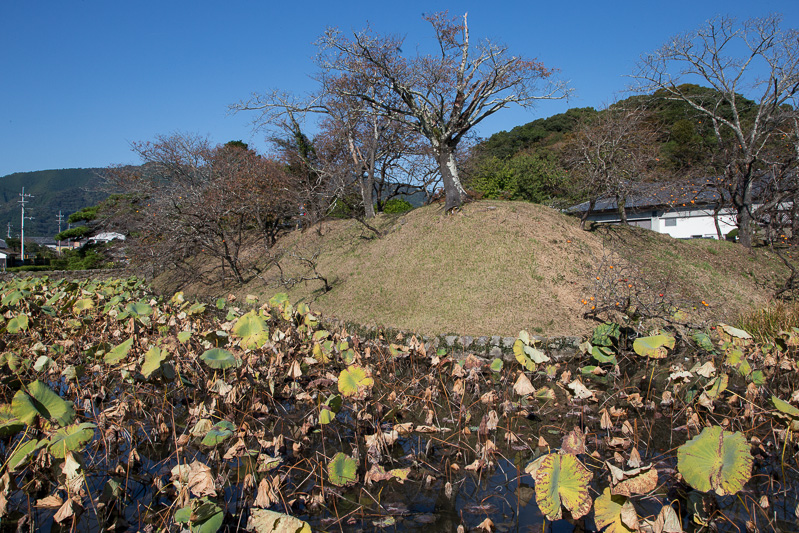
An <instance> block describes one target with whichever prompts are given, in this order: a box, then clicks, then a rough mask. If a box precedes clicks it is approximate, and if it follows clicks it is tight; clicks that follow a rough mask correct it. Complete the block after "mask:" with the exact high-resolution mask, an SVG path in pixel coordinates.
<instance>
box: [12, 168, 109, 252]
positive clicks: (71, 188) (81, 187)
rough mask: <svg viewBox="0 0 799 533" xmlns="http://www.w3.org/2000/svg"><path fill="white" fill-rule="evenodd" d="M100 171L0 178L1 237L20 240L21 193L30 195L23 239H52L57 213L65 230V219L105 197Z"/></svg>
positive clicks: (70, 170) (69, 170)
mask: <svg viewBox="0 0 799 533" xmlns="http://www.w3.org/2000/svg"><path fill="white" fill-rule="evenodd" d="M102 170H103V169H99V168H67V169H61V170H39V171H36V172H15V173H14V174H8V175H7V176H3V177H2V178H0V237H2V238H5V237H6V236H7V235H8V223H9V222H10V223H11V236H12V237H19V229H20V204H19V200H20V193H21V192H22V187H25V194H26V195H27V194H31V195H32V197H31V198H28V199H27V200H28V202H27V203H26V204H25V217H26V218H27V217H28V216H32V217H34V218H33V220H25V236H26V237H52V236H53V235H55V234H56V233H58V220H57V217H58V211H59V210H60V211H61V213H62V214H63V215H64V223H63V225H62V229H66V228H67V224H66V220H67V217H68V216H69V215H70V214H71V213H74V212H75V211H77V210H79V209H81V208H82V207H86V206H90V205H95V204H97V203H98V202H100V201H101V200H104V199H105V198H107V197H108V192H105V191H102V190H101V189H100V185H101V183H102V180H101V178H100V172H101V171H102Z"/></svg>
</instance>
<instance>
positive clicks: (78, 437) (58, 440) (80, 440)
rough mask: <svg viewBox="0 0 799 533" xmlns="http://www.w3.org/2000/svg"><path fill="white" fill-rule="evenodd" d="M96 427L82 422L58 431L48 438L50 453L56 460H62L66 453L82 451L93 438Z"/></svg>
mask: <svg viewBox="0 0 799 533" xmlns="http://www.w3.org/2000/svg"><path fill="white" fill-rule="evenodd" d="M96 427H97V426H95V425H94V424H91V423H89V422H83V423H82V424H72V425H71V426H67V427H64V428H61V429H59V430H58V431H56V432H55V434H54V435H53V436H52V437H50V446H49V448H50V453H51V454H52V455H53V457H55V458H56V459H63V458H64V456H65V455H66V453H67V452H68V451H70V452H75V451H78V450H83V447H84V446H85V445H86V443H88V442H90V441H91V440H92V439H93V438H94V429H95V428H96Z"/></svg>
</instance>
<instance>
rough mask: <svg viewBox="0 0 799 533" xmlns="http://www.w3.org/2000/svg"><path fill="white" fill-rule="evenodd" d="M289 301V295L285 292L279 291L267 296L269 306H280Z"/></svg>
mask: <svg viewBox="0 0 799 533" xmlns="http://www.w3.org/2000/svg"><path fill="white" fill-rule="evenodd" d="M288 301H289V295H288V294H286V293H285V292H279V293H277V294H275V295H274V296H272V297H271V298H269V307H280V306H282V305H283V304H284V303H286V302H288Z"/></svg>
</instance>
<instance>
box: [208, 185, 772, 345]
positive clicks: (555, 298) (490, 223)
mask: <svg viewBox="0 0 799 533" xmlns="http://www.w3.org/2000/svg"><path fill="white" fill-rule="evenodd" d="M375 225H376V227H378V229H379V230H380V231H381V232H382V233H383V236H382V237H381V238H376V237H375V236H374V234H373V233H372V232H370V231H369V230H367V229H365V228H364V227H363V226H362V225H360V224H359V223H358V222H356V221H353V220H334V221H326V222H323V223H321V224H319V225H317V226H315V227H313V228H310V229H307V230H305V231H302V232H301V231H295V232H292V233H290V234H288V235H286V236H285V237H283V239H282V240H281V241H280V242H279V243H278V246H277V247H275V248H274V249H273V250H272V251H271V256H273V257H280V258H281V259H280V266H281V268H282V281H283V282H281V272H280V271H279V269H277V268H276V267H274V266H272V267H270V268H268V269H266V270H265V271H264V272H263V273H262V274H261V276H259V277H258V278H256V279H255V280H254V281H253V282H251V283H250V284H249V285H248V286H245V287H243V288H242V289H241V290H240V291H238V292H239V293H240V295H242V296H243V295H244V294H256V295H259V296H262V297H265V298H268V297H269V296H271V295H272V294H274V293H275V292H288V294H289V296H290V298H291V300H292V301H293V302H297V301H304V302H307V303H310V304H311V305H312V307H313V308H314V309H315V310H318V311H321V312H322V313H324V314H325V315H328V316H331V315H332V316H335V317H337V318H340V319H344V320H351V321H354V322H357V323H360V324H363V325H380V326H389V327H394V328H400V329H404V330H407V331H413V332H416V333H421V334H441V333H450V332H456V333H460V334H468V335H516V334H517V333H518V332H519V330H521V329H527V330H529V331H530V332H536V333H540V334H546V335H565V334H569V335H575V334H581V333H585V332H587V331H588V330H590V329H591V328H592V327H593V326H594V325H595V324H596V323H595V322H594V321H592V320H590V319H586V318H584V313H586V312H590V311H591V308H592V307H595V308H596V309H595V311H599V310H601V309H604V308H610V309H627V308H628V307H629V306H630V305H631V303H636V302H637V303H638V305H637V306H636V307H635V308H636V309H639V308H640V309H639V310H640V311H642V312H644V314H647V313H650V314H657V313H664V312H670V311H667V310H673V308H674V307H675V306H676V307H679V308H680V309H682V310H683V311H684V312H685V313H687V315H686V316H687V317H688V318H689V319H690V320H691V321H692V322H694V323H696V322H701V321H705V320H707V321H718V320H726V321H731V320H734V318H735V317H736V316H738V315H739V314H740V313H742V312H745V311H748V310H750V309H752V308H756V307H760V306H763V305H765V304H766V303H767V301H768V297H769V295H770V294H771V292H773V290H774V288H775V287H776V286H777V284H778V283H779V282H780V281H781V280H782V279H784V277H785V275H786V272H785V269H784V267H783V266H782V265H781V264H779V262H778V261H776V260H775V258H774V257H772V256H771V255H770V254H769V253H768V252H767V251H765V250H755V251H753V252H748V251H746V250H744V249H743V248H741V247H740V246H739V245H736V244H733V243H729V242H719V241H712V240H691V241H681V240H675V239H672V238H671V237H669V236H666V235H660V234H657V233H654V232H651V231H648V230H644V229H639V228H626V227H611V226H598V227H596V228H595V229H594V230H593V231H590V232H585V231H581V230H580V229H579V226H578V221H577V220H576V219H574V218H572V217H568V216H565V215H563V214H561V213H560V212H558V211H556V210H553V209H551V208H548V207H545V206H541V205H536V204H529V203H524V202H501V201H480V202H475V203H472V204H468V205H466V206H465V207H464V208H463V210H462V211H461V212H459V213H457V214H455V215H453V216H444V215H443V214H442V211H441V208H440V206H429V207H425V208H421V209H416V210H414V211H411V212H409V213H406V214H403V215H381V216H379V217H378V218H377V219H376V221H375ZM250 253H253V254H257V253H263V251H262V250H251V251H250ZM314 256H316V259H315V263H316V270H317V272H318V273H320V274H321V275H322V276H324V277H326V278H327V279H328V281H329V282H330V284H331V285H332V290H331V291H329V292H327V293H324V292H323V291H322V290H321V289H322V287H323V283H322V282H321V281H318V280H310V281H300V282H297V283H294V284H293V285H292V280H294V281H296V280H300V279H302V278H304V277H305V278H307V277H313V273H312V272H311V269H310V267H309V264H308V263H307V262H305V261H303V260H302V258H305V259H311V258H313V257H314ZM285 282H289V283H288V285H289V286H290V288H289V289H288V290H287V285H286V283H285ZM203 291H205V292H209V291H210V292H213V291H214V288H213V287H211V288H205V289H203ZM217 292H221V291H219V290H217ZM214 295H216V294H214ZM592 298H593V299H592ZM625 298H630V300H626V299H625ZM262 300H264V298H262ZM641 302H645V303H644V304H641ZM617 304H618V305H617Z"/></svg>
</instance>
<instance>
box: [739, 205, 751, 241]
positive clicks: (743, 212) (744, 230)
mask: <svg viewBox="0 0 799 533" xmlns="http://www.w3.org/2000/svg"><path fill="white" fill-rule="evenodd" d="M753 233H754V231H753V228H752V215H751V214H750V213H749V209H747V208H746V207H742V208H739V209H738V239H739V242H740V243H741V245H742V246H744V247H745V248H751V247H752V245H753V244H754V242H753V241H754V235H753Z"/></svg>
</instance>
